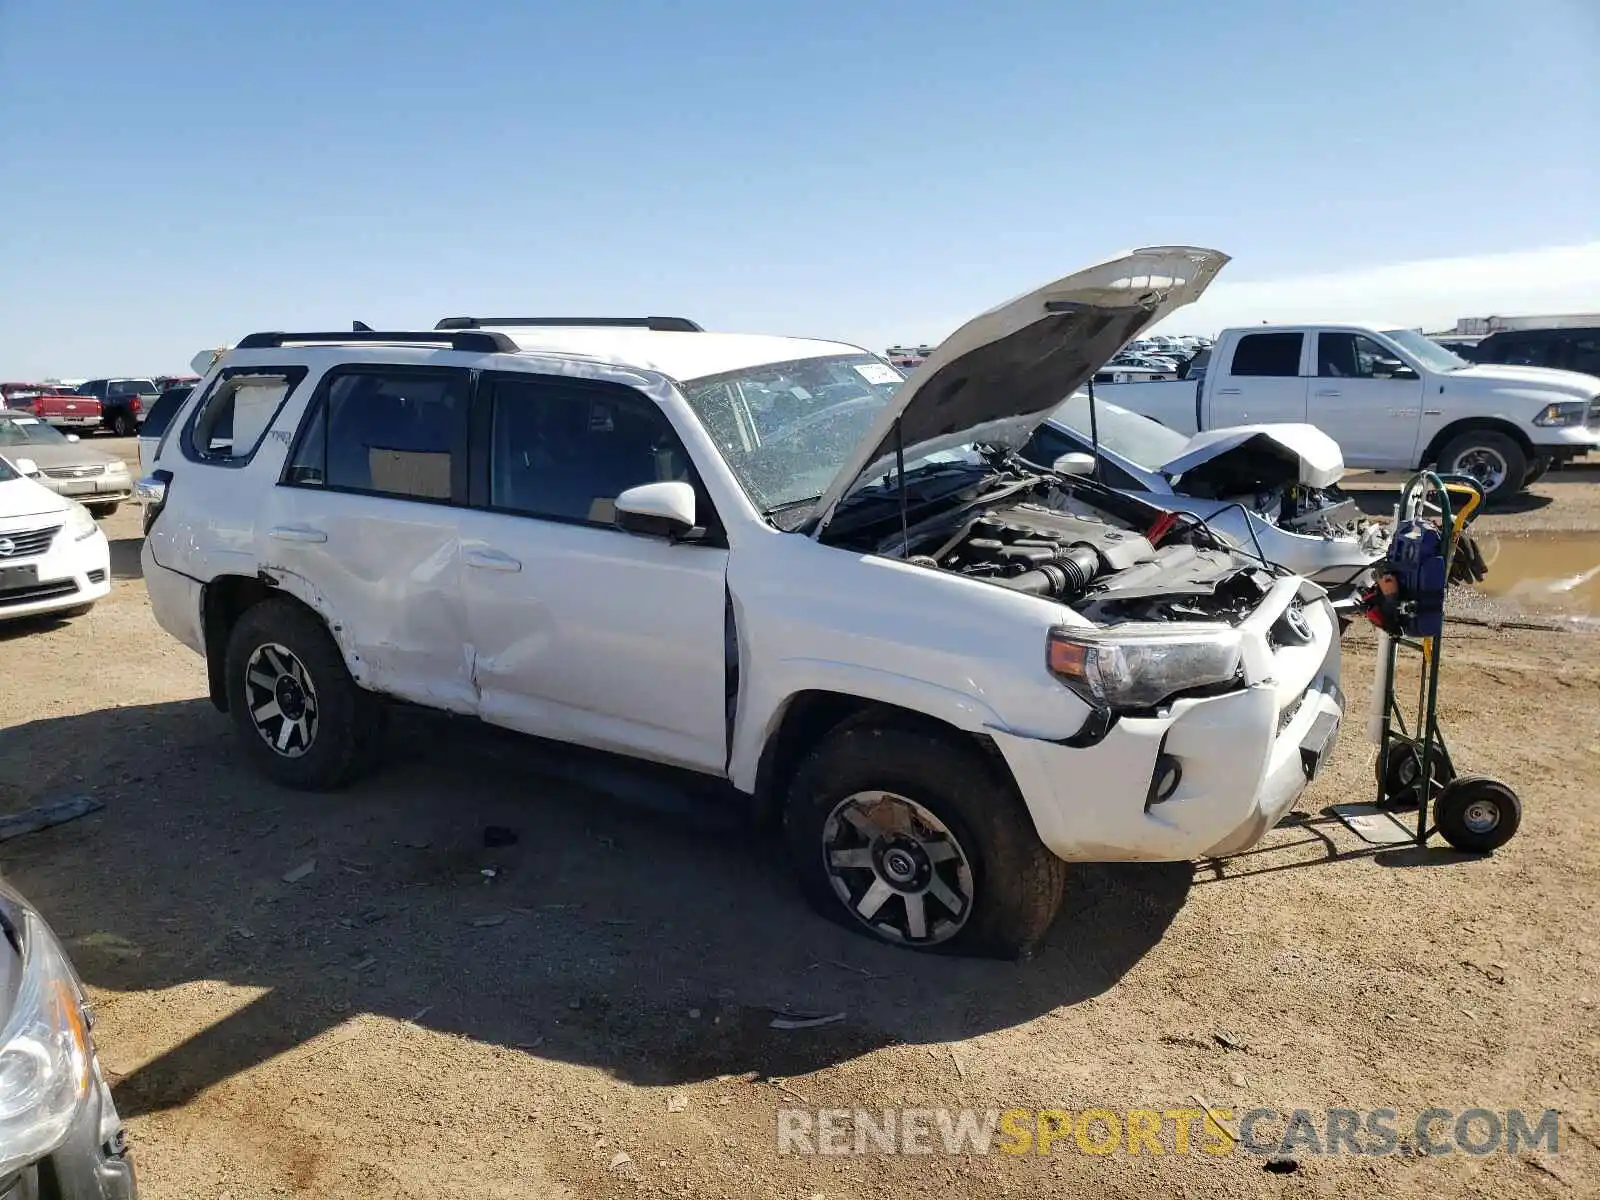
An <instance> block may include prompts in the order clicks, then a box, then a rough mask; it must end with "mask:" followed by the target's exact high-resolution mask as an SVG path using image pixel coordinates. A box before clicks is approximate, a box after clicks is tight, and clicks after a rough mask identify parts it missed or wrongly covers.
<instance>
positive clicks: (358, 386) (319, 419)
mask: <svg viewBox="0 0 1600 1200" xmlns="http://www.w3.org/2000/svg"><path fill="white" fill-rule="evenodd" d="M470 395H471V386H470V377H469V376H468V374H467V372H465V371H459V370H455V369H452V368H438V367H405V366H392V367H391V366H380V367H358V368H346V369H343V370H340V371H335V372H330V373H329V374H328V375H327V376H326V377H325V378H324V380H323V384H322V387H321V388H319V389H318V392H317V395H316V397H315V398H314V399H313V400H312V402H311V404H310V405H308V406H307V409H306V415H305V418H304V420H303V421H302V422H301V426H300V436H299V440H298V442H297V444H296V446H295V449H294V453H293V455H292V456H291V458H290V461H289V463H288V465H287V466H286V467H285V469H284V473H283V482H284V483H288V484H296V485H298V486H301V487H327V488H332V489H334V490H336V491H346V492H366V493H371V494H374V495H380V496H393V497H396V498H397V499H404V500H432V501H446V502H448V501H450V500H451V499H452V498H453V497H454V496H455V495H456V493H457V491H458V490H459V491H464V490H465V489H464V487H459V486H458V485H460V484H462V483H464V481H465V478H466V429H467V406H468V401H469V397H470Z"/></svg>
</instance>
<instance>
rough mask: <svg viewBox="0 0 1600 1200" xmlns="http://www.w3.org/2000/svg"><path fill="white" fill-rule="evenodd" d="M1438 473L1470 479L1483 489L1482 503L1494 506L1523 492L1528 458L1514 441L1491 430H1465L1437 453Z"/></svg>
mask: <svg viewBox="0 0 1600 1200" xmlns="http://www.w3.org/2000/svg"><path fill="white" fill-rule="evenodd" d="M1439 471H1440V473H1441V474H1444V475H1470V476H1472V477H1473V478H1474V479H1476V480H1478V482H1479V483H1480V484H1481V485H1482V486H1483V491H1484V497H1483V499H1484V503H1485V504H1494V503H1497V502H1498V501H1501V500H1505V499H1507V498H1509V497H1511V496H1514V495H1516V494H1517V493H1518V492H1520V491H1521V490H1522V489H1523V487H1524V486H1525V485H1524V483H1523V481H1524V480H1525V479H1527V477H1528V456H1527V455H1526V454H1524V453H1523V450H1522V447H1521V446H1520V445H1518V444H1517V441H1516V439H1515V438H1512V437H1509V436H1508V435H1506V434H1504V433H1497V432H1496V431H1495V430H1493V429H1469V430H1467V432H1465V433H1461V434H1457V435H1456V436H1455V437H1453V438H1451V439H1450V441H1449V442H1448V443H1446V444H1445V448H1444V449H1443V450H1441V451H1440V452H1439Z"/></svg>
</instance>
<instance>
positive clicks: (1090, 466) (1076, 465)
mask: <svg viewBox="0 0 1600 1200" xmlns="http://www.w3.org/2000/svg"><path fill="white" fill-rule="evenodd" d="M1052 469H1053V470H1054V471H1055V472H1056V474H1057V475H1083V476H1087V475H1093V474H1094V455H1092V454H1085V453H1083V451H1081V450H1074V451H1073V452H1072V453H1071V454H1063V455H1062V456H1061V457H1060V458H1058V459H1056V461H1055V464H1054V466H1053V468H1052Z"/></svg>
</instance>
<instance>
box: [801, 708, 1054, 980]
mask: <svg viewBox="0 0 1600 1200" xmlns="http://www.w3.org/2000/svg"><path fill="white" fill-rule="evenodd" d="M783 825H784V837H785V840H786V841H787V843H788V847H789V854H790V858H791V860H792V862H793V864H794V869H795V872H796V874H797V876H798V877H799V881H800V886H801V889H802V890H803V891H804V892H805V895H806V897H807V899H808V900H810V901H811V903H812V905H813V906H814V907H816V909H817V910H818V911H819V912H821V913H822V914H823V915H824V916H826V917H828V918H829V919H830V920H833V921H837V922H838V923H839V924H841V925H844V926H845V927H846V928H849V929H853V930H855V931H856V932H858V933H867V934H869V935H871V936H874V937H877V938H879V939H880V940H882V941H886V942H890V943H892V944H895V945H900V946H907V947H911V948H914V949H921V950H932V951H935V952H940V953H955V954H975V955H983V956H989V957H1000V958H1018V957H1025V956H1026V955H1027V954H1029V953H1030V952H1031V951H1032V949H1033V948H1034V946H1035V945H1036V944H1037V943H1038V941H1039V939H1040V938H1042V937H1043V936H1044V934H1045V932H1046V931H1047V930H1048V929H1049V928H1050V925H1051V922H1052V921H1054V919H1055V917H1056V914H1057V912H1058V911H1059V909H1060V907H1061V897H1062V891H1063V886H1064V883H1065V879H1066V870H1067V867H1066V864H1065V863H1064V862H1062V861H1061V860H1060V859H1059V858H1057V857H1056V856H1055V855H1053V854H1051V853H1050V851H1049V850H1047V849H1046V848H1045V846H1044V843H1042V842H1041V841H1040V840H1039V835H1038V833H1037V832H1036V831H1035V829H1034V826H1033V821H1032V819H1031V818H1030V817H1029V815H1028V813H1027V810H1026V808H1025V807H1024V805H1023V803H1022V800H1021V799H1020V797H1018V796H1017V795H1016V793H1015V792H1014V791H1013V789H1012V787H1011V786H1010V783H1009V781H1008V780H1006V779H1004V778H1002V777H1001V776H1000V773H999V772H998V771H997V770H996V769H995V768H994V766H993V765H992V764H991V763H989V762H987V761H986V760H985V759H984V757H983V756H982V755H981V754H980V753H979V751H978V750H977V748H976V747H973V746H967V745H962V744H960V742H959V741H958V740H956V738H955V737H954V736H941V735H938V734H935V733H930V732H926V731H923V730H920V729H912V728H905V727H901V726H895V725H892V724H881V723H876V722H871V721H866V720H863V721H860V722H851V723H847V724H845V725H842V726H840V727H839V728H838V729H835V730H834V731H833V732H832V733H830V734H828V735H827V737H826V738H824V739H823V740H822V742H820V743H819V744H818V745H817V746H816V748H815V749H813V750H812V751H811V753H810V754H809V755H808V756H807V757H806V758H805V760H804V761H803V762H802V763H801V765H800V767H799V770H798V771H797V772H796V773H795V776H794V779H793V781H792V783H791V785H790V788H789V794H788V799H787V802H786V805H785V809H784V820H783Z"/></svg>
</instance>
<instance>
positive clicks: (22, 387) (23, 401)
mask: <svg viewBox="0 0 1600 1200" xmlns="http://www.w3.org/2000/svg"><path fill="white" fill-rule="evenodd" d="M0 408H9V409H12V410H13V411H15V412H25V413H32V414H33V415H34V416H36V417H38V418H39V419H40V420H41V421H44V422H46V423H47V424H50V425H54V426H55V427H56V428H57V429H77V430H84V431H86V432H90V433H92V432H93V431H94V430H96V429H98V428H100V401H99V400H97V399H95V398H94V397H93V396H80V395H79V394H78V393H77V391H76V390H75V389H73V388H69V387H66V386H64V385H62V384H59V383H0Z"/></svg>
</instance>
